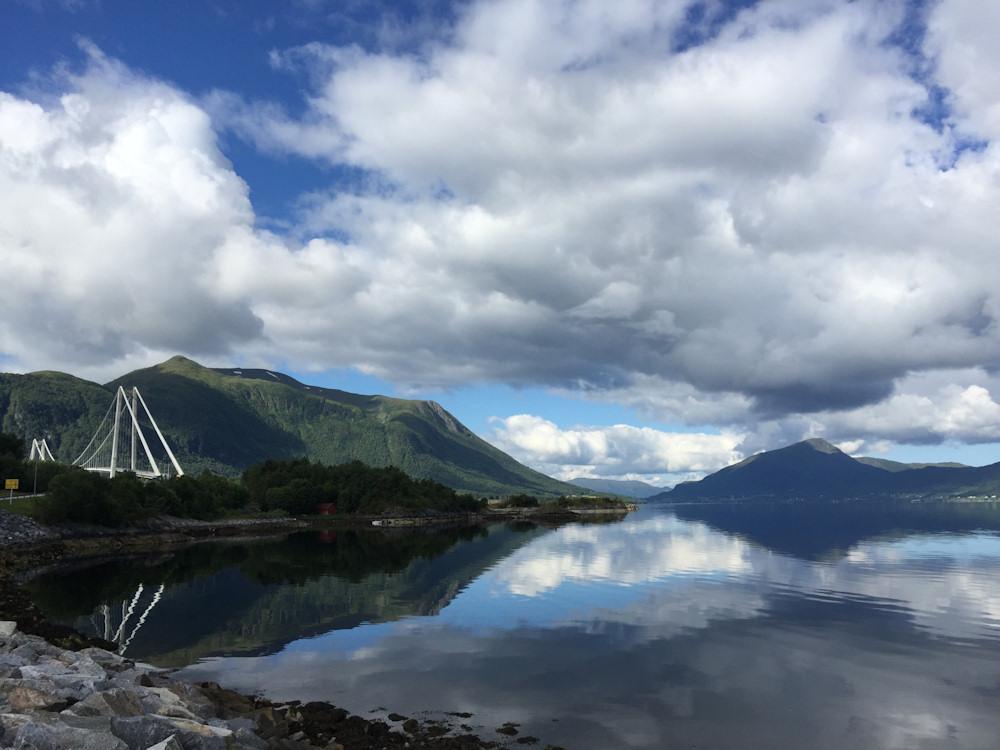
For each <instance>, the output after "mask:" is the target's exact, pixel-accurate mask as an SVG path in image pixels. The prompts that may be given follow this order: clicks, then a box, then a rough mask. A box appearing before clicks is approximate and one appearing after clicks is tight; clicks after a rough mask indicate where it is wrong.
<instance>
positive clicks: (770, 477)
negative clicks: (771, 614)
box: [654, 439, 1000, 501]
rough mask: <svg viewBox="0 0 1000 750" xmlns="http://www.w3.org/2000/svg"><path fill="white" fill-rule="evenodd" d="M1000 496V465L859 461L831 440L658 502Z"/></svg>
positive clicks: (753, 463)
mask: <svg viewBox="0 0 1000 750" xmlns="http://www.w3.org/2000/svg"><path fill="white" fill-rule="evenodd" d="M998 494H1000V463H996V464H991V465H990V466H980V467H975V466H962V465H952V464H901V463H898V462H894V461H890V462H883V461H881V460H871V459H867V460H866V459H855V458H852V457H850V456H848V455H847V454H846V453H844V452H842V451H841V450H839V449H838V448H837V447H836V446H834V445H831V444H830V443H828V442H826V441H825V440H816V439H813V440H806V441H803V442H801V443H796V444H794V445H789V446H787V447H785V448H779V449H778V450H773V451H765V452H763V453H758V454H756V455H754V456H750V457H749V458H747V459H745V460H743V461H740V462H739V463H737V464H733V465H732V466H727V467H726V468H724V469H722V470H720V471H717V472H715V473H714V474H710V475H709V476H707V477H705V478H704V479H702V480H700V481H697V482H683V483H682V484H679V485H677V486H676V487H675V488H674V489H673V490H671V491H669V492H665V493H663V494H660V495H656V496H655V498H654V499H657V500H670V501H675V500H689V499H690V500H701V499H747V498H790V497H795V498H819V497H861V496H874V495H881V496H909V497H913V496H917V497H930V496H935V497H956V496H972V495H975V496H983V495H986V496H988V495H998Z"/></svg>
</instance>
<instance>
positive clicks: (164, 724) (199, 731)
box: [111, 715, 233, 750]
mask: <svg viewBox="0 0 1000 750" xmlns="http://www.w3.org/2000/svg"><path fill="white" fill-rule="evenodd" d="M111 731H112V732H113V733H114V734H115V736H116V737H118V738H120V739H122V740H123V741H124V742H125V743H126V744H127V745H128V747H129V750H146V748H148V747H150V746H152V745H156V744H157V743H159V742H163V741H164V740H166V739H168V738H169V737H172V736H176V737H177V739H178V740H179V741H180V744H181V745H182V746H183V747H184V748H185V750H228V748H229V747H230V746H231V744H232V739H233V731H232V730H231V729H221V728H219V727H211V726H206V725H204V724H198V723H197V722H194V721H188V720H187V719H178V718H174V717H169V716H157V715H150V716H135V717H130V718H113V719H112V720H111Z"/></svg>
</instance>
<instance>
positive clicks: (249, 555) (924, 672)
mask: <svg viewBox="0 0 1000 750" xmlns="http://www.w3.org/2000/svg"><path fill="white" fill-rule="evenodd" d="M997 529H1000V512H998V511H997V509H996V508H991V507H985V506H924V507H921V506H909V505H900V504H877V505H874V506H863V505H859V504H857V503H842V504H836V505H822V506H817V505H805V504H784V505H774V506H763V505H761V506H753V507H748V506H724V505H718V506H684V507H678V508H668V507H646V508H644V509H643V510H641V511H640V512H639V513H636V514H633V515H632V516H630V517H629V518H628V519H627V520H625V521H622V522H620V523H613V524H602V525H598V524H586V525H580V524H573V525H569V526H563V527H560V528H557V529H547V528H542V527H538V526H533V525H530V524H523V525H498V526H494V527H491V528H489V529H466V530H433V531H432V530H423V531H418V532H408V533H402V532H400V533H396V532H389V533H375V532H370V533H369V532H363V533H359V532H337V533H327V534H298V535H293V536H290V537H287V538H283V539H270V540H257V541H226V542H217V543H211V544H201V545H197V546H194V547H192V548H189V549H186V550H183V551H181V552H178V553H176V554H165V555H161V556H155V557H142V558H131V559H127V560H114V561H110V562H104V563H102V564H99V565H91V566H89V567H86V568H78V569H75V570H61V571H56V572H53V573H49V574H46V575H43V576H41V577H38V578H36V579H34V580H33V581H32V582H31V583H30V584H29V588H30V589H31V591H32V594H33V596H34V598H35V601H36V602H37V603H38V604H39V606H41V607H42V609H43V610H44V611H46V613H47V614H49V616H50V617H52V618H53V619H57V620H61V621H63V622H67V623H71V624H73V625H75V626H76V627H78V628H80V629H81V630H86V631H89V632H94V633H97V634H99V635H104V636H106V637H110V638H112V639H115V640H117V641H118V642H120V643H122V644H127V645H126V646H125V653H126V654H127V655H129V656H132V657H134V658H138V659H143V660H147V661H150V662H153V663H155V664H162V665H169V666H184V667H186V668H185V669H184V670H183V672H182V674H183V675H185V676H187V677H189V678H191V679H197V680H207V679H211V680H217V681H219V682H221V683H223V684H225V685H227V686H230V687H234V688H237V689H241V690H245V691H251V692H260V693H264V694H267V695H268V696H271V697H274V698H277V699H300V700H329V701H332V702H334V703H337V704H338V705H342V706H344V707H346V708H348V709H350V710H352V711H355V712H357V713H361V714H365V715H370V714H369V712H370V711H371V710H372V709H373V708H376V707H383V706H384V707H387V708H388V709H390V710H393V711H399V712H401V713H409V714H415V715H419V714H420V713H421V712H423V711H433V712H446V711H463V712H464V711H467V712H471V713H473V714H474V717H473V718H472V719H470V720H469V723H471V724H473V725H476V726H477V727H481V729H480V730H479V731H481V732H482V733H483V734H491V733H492V728H493V727H497V726H499V725H500V724H501V723H503V722H505V721H515V722H519V723H521V724H522V725H523V726H522V734H532V735H536V736H538V737H540V738H542V740H543V741H545V742H551V743H557V744H560V745H564V746H566V747H569V748H632V747H634V748H670V747H683V748H687V747H699V748H740V749H741V750H742V749H744V748H837V749H838V750H839V749H841V748H847V747H850V748H907V749H909V748H977V749H978V748H982V749H984V750H987V749H989V750H995V748H998V747H1000V536H998V534H997V533H996V531H995V530H997ZM140 584H141V589H140V588H139V586H140ZM123 621H124V622H123Z"/></svg>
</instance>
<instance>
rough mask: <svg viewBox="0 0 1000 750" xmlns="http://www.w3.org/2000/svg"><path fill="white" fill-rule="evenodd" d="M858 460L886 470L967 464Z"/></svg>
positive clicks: (960, 467)
mask: <svg viewBox="0 0 1000 750" xmlns="http://www.w3.org/2000/svg"><path fill="white" fill-rule="evenodd" d="M857 460H858V461H860V462H861V463H863V464H868V465H869V466H874V467H876V468H878V469H885V470H886V471H893V472H895V471H909V470H910V469H927V468H942V469H968V468H969V466H968V464H960V463H955V462H954V461H942V462H940V463H931V464H922V463H916V464H907V463H903V462H902V461H890V460H889V459H888V458H871V457H869V456H858V459H857Z"/></svg>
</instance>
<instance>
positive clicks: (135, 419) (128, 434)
mask: <svg viewBox="0 0 1000 750" xmlns="http://www.w3.org/2000/svg"><path fill="white" fill-rule="evenodd" d="M144 425H145V427H146V428H147V429H148V428H151V429H152V433H153V436H154V438H155V439H154V440H153V441H152V445H153V446H154V447H156V448H162V449H163V453H164V454H165V456H163V455H161V457H160V463H158V462H157V460H156V458H155V457H154V455H153V450H152V449H151V448H150V440H149V439H147V436H146V429H144ZM33 447H34V446H33ZM49 455H51V454H49ZM161 464H162V468H161ZM73 465H74V466H80V467H82V468H84V469H86V470H87V471H96V472H101V473H104V474H107V475H108V476H109V477H114V476H115V475H116V474H119V473H121V472H123V471H128V472H132V473H133V474H135V475H136V476H139V477H143V478H145V479H157V478H160V477H165V476H171V475H173V476H183V475H184V470H183V469H182V468H181V465H180V464H179V463H178V462H177V458H176V457H175V456H174V452H173V451H172V450H170V446H169V445H167V440H166V438H164V437H163V433H162V432H160V428H159V427H158V426H157V424H156V420H155V419H153V415H152V414H151V413H150V411H149V407H148V406H146V402H145V400H144V399H143V398H142V394H141V393H139V389H138V388H132V390H131V392H126V391H125V389H124V388H123V387H122V386H118V390H117V391H116V392H115V398H114V401H112V402H111V405H110V406H109V407H108V410H107V412H105V414H104V419H102V420H101V423H100V425H98V427H97V431H96V432H95V433H94V436H93V437H92V438H91V439H90V442H89V443H87V447H86V448H84V449H83V451H82V452H81V453H80V455H79V456H78V457H77V459H76V460H75V461H74V462H73Z"/></svg>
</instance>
